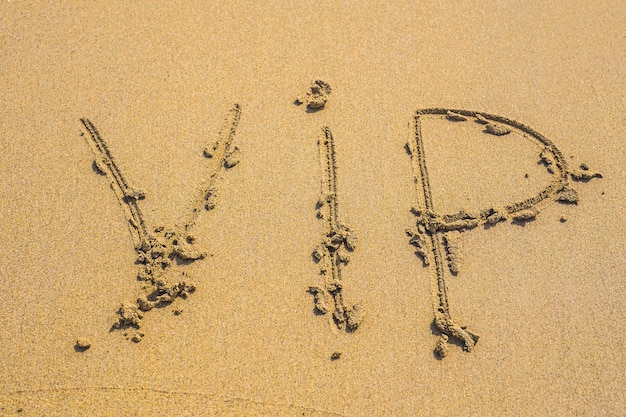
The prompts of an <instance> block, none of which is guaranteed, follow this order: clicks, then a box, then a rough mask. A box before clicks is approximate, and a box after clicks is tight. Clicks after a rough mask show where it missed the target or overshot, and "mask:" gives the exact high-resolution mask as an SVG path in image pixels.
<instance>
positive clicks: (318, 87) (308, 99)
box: [295, 80, 331, 110]
mask: <svg viewBox="0 0 626 417" xmlns="http://www.w3.org/2000/svg"><path fill="white" fill-rule="evenodd" d="M330 92H331V88H330V84H328V83H327V82H325V81H322V80H315V81H313V82H312V83H311V86H310V87H309V92H307V93H306V96H304V97H298V98H297V99H296V101H295V103H296V104H297V105H301V104H306V106H307V108H308V109H310V110H322V109H323V108H324V106H325V105H326V102H328V96H329V95H330Z"/></svg>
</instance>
